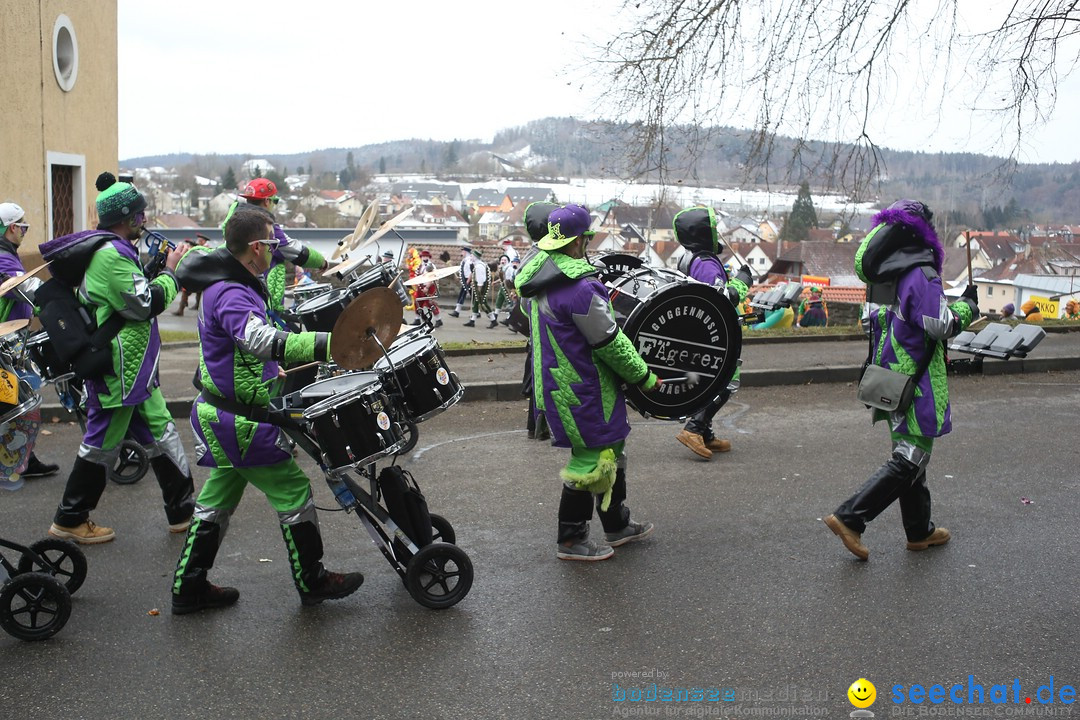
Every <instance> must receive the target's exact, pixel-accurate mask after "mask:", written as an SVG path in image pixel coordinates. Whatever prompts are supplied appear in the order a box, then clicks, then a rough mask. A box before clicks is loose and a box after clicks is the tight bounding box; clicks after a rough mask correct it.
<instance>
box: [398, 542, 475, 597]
mask: <svg viewBox="0 0 1080 720" xmlns="http://www.w3.org/2000/svg"><path fill="white" fill-rule="evenodd" d="M472 582H473V567H472V561H471V560H469V556H468V555H467V554H466V553H465V551H464V550H462V549H461V548H459V547H458V546H457V545H450V544H448V543H444V542H440V543H432V544H431V545H425V546H424V547H422V548H420V552H418V553H416V554H415V555H413V556H412V559H411V560H409V565H408V567H407V568H406V569H405V588H406V589H407V590H408V591H409V594H410V595H412V597H413V600H416V602H418V603H420V604H421V605H423V606H424V607H427V608H432V609H433V610H442V609H444V608H448V607H452V606H454V605H456V604H457V603H458V601H460V600H461V599H462V598H464V597H465V596H466V595H467V594H468V593H469V589H470V588H471V587H472Z"/></svg>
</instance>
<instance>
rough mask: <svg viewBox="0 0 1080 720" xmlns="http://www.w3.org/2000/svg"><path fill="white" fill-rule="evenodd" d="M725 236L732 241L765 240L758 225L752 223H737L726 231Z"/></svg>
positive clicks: (754, 241) (750, 241)
mask: <svg viewBox="0 0 1080 720" xmlns="http://www.w3.org/2000/svg"><path fill="white" fill-rule="evenodd" d="M725 237H727V239H728V242H731V243H760V242H764V241H765V238H763V237H761V235H760V230H759V228H758V225H757V224H750V223H746V224H743V225H736V226H735V227H733V228H732V229H731V230H729V231H728V232H727V233H725Z"/></svg>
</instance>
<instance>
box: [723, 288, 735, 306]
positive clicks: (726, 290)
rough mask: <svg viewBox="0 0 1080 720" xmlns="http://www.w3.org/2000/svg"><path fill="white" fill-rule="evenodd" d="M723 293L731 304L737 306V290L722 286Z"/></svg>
mask: <svg viewBox="0 0 1080 720" xmlns="http://www.w3.org/2000/svg"><path fill="white" fill-rule="evenodd" d="M724 294H725V295H727V299H728V300H730V301H731V304H732V305H735V306H736V307H738V305H739V291H738V290H736V289H735V288H733V287H728V288H724Z"/></svg>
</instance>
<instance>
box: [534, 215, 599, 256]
mask: <svg viewBox="0 0 1080 720" xmlns="http://www.w3.org/2000/svg"><path fill="white" fill-rule="evenodd" d="M591 225H592V215H590V214H589V211H588V210H586V209H585V208H584V207H583V206H581V205H564V206H563V207H561V208H559V209H558V210H553V211H552V212H551V214H550V215H548V234H547V235H545V236H544V237H543V238H542V239H541V240H540V242H539V243H537V246H538V247H539V248H540V249H541V250H558V249H559V248H561V247H563V246H565V245H569V244H570V243H572V242H573V241H575V240H577V239H578V238H579V237H581V236H582V235H584V234H585V233H587V232H589V227H590V226H591Z"/></svg>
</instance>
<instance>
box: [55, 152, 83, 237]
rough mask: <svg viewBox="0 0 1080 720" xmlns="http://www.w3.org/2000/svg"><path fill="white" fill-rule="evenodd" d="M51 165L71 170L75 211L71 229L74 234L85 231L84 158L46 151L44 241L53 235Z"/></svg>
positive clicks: (71, 154)
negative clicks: (63, 166)
mask: <svg viewBox="0 0 1080 720" xmlns="http://www.w3.org/2000/svg"><path fill="white" fill-rule="evenodd" d="M53 165H67V166H68V167H71V168H73V172H72V173H71V192H72V198H71V204H72V207H73V208H74V211H75V217H74V218H72V228H73V229H74V231H75V232H80V231H82V230H86V156H85V155H76V154H74V153H62V152H54V151H52V150H48V151H46V152H45V167H46V168H47V169H48V176H47V177H46V178H45V193H46V199H47V203H46V206H45V229H46V233H45V239H46V240H52V239H53V238H54V237H55V234H54V233H53V221H52V218H53V194H52V188H53V178H52V167H53Z"/></svg>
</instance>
